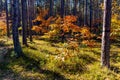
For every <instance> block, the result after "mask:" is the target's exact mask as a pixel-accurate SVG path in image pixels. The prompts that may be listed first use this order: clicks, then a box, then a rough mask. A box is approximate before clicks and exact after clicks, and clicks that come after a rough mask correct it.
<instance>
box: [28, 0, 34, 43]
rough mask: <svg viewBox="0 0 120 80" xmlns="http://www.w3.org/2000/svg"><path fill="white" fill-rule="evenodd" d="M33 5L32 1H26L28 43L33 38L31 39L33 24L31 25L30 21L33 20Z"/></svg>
mask: <svg viewBox="0 0 120 80" xmlns="http://www.w3.org/2000/svg"><path fill="white" fill-rule="evenodd" d="M31 5H33V0H28V9H29V10H28V15H29V35H30V42H32V41H33V38H32V26H33V23H32V19H33V16H32V15H33V10H32V6H31Z"/></svg>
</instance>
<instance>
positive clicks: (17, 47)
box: [12, 0, 22, 57]
mask: <svg viewBox="0 0 120 80" xmlns="http://www.w3.org/2000/svg"><path fill="white" fill-rule="evenodd" d="M19 10H20V9H19V1H18V0H13V14H14V15H13V24H12V34H13V44H14V51H15V53H16V54H17V56H18V57H20V56H22V48H21V46H20V42H19V34H18V27H19V21H20V19H19V18H20V17H19V16H20V15H19V14H20V11H19Z"/></svg>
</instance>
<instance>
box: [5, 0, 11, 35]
mask: <svg viewBox="0 0 120 80" xmlns="http://www.w3.org/2000/svg"><path fill="white" fill-rule="evenodd" d="M5 9H6V24H7V37H10V29H9V28H10V27H9V16H8V14H9V13H8V2H7V0H5Z"/></svg>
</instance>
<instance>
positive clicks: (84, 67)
mask: <svg viewBox="0 0 120 80" xmlns="http://www.w3.org/2000/svg"><path fill="white" fill-rule="evenodd" d="M3 40H5V38H3V39H2V38H1V39H0V41H3ZM98 44H99V46H96V47H92V48H90V47H88V46H84V45H80V46H79V47H78V48H76V49H75V50H73V49H71V48H69V45H68V44H67V43H53V42H49V41H46V40H34V42H33V43H30V42H28V45H29V47H25V46H22V48H23V52H24V54H25V56H24V57H20V58H15V57H14V56H15V53H14V51H13V48H12V47H11V48H10V49H8V55H7V56H6V57H5V60H4V61H3V62H2V63H1V64H0V80H119V79H120V54H119V53H120V49H119V48H120V46H119V42H118V43H117V42H114V43H112V45H111V70H107V69H105V68H101V67H100V66H101V65H100V55H101V53H100V52H101V50H100V43H98ZM12 45H13V44H12V40H8V41H5V42H4V43H2V44H1V42H0V46H1V47H4V48H5V47H9V46H12Z"/></svg>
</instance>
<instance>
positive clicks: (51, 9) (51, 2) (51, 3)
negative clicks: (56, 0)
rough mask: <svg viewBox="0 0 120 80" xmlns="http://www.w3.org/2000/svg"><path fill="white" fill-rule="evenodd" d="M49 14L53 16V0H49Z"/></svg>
mask: <svg viewBox="0 0 120 80" xmlns="http://www.w3.org/2000/svg"><path fill="white" fill-rule="evenodd" d="M49 15H50V16H53V0H50V9H49Z"/></svg>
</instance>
